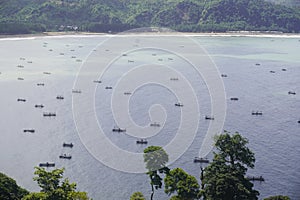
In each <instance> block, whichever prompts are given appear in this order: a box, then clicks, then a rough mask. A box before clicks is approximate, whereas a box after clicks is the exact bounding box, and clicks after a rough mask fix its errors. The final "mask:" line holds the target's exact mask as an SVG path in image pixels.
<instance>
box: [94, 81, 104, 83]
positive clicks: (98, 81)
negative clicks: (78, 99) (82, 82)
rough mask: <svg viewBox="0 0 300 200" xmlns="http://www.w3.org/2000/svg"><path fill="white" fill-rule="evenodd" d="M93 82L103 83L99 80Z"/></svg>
mask: <svg viewBox="0 0 300 200" xmlns="http://www.w3.org/2000/svg"><path fill="white" fill-rule="evenodd" d="M93 82H94V83H102V81H99V80H94V81H93Z"/></svg>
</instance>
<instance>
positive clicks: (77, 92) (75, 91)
mask: <svg viewBox="0 0 300 200" xmlns="http://www.w3.org/2000/svg"><path fill="white" fill-rule="evenodd" d="M72 93H76V94H80V93H81V90H75V89H74V90H72Z"/></svg>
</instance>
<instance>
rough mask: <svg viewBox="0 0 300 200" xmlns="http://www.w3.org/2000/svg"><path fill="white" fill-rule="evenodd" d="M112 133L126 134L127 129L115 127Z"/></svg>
mask: <svg viewBox="0 0 300 200" xmlns="http://www.w3.org/2000/svg"><path fill="white" fill-rule="evenodd" d="M112 132H119V133H121V132H126V129H121V128H119V127H114V128H113V129H112Z"/></svg>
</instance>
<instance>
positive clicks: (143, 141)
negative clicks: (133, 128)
mask: <svg viewBox="0 0 300 200" xmlns="http://www.w3.org/2000/svg"><path fill="white" fill-rule="evenodd" d="M136 143H137V144H148V141H147V140H144V139H140V140H137V141H136Z"/></svg>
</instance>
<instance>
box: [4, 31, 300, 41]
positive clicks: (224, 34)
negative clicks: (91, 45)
mask: <svg viewBox="0 0 300 200" xmlns="http://www.w3.org/2000/svg"><path fill="white" fill-rule="evenodd" d="M117 35H122V36H124V35H128V36H133V35H135V36H151V35H153V36H155V35H158V36H180V35H182V36H192V37H209V36H211V37H274V38H300V33H281V32H258V31H234V32H210V33H207V32H198V33H194V32H140V33H138V32H137V33H127V32H125V34H124V33H116V34H110V33H95V32H75V31H67V32H42V33H33V34H16V35H0V40H5V39H35V38H40V37H74V36H75V37H85V36H87V37H89V36H117Z"/></svg>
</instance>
